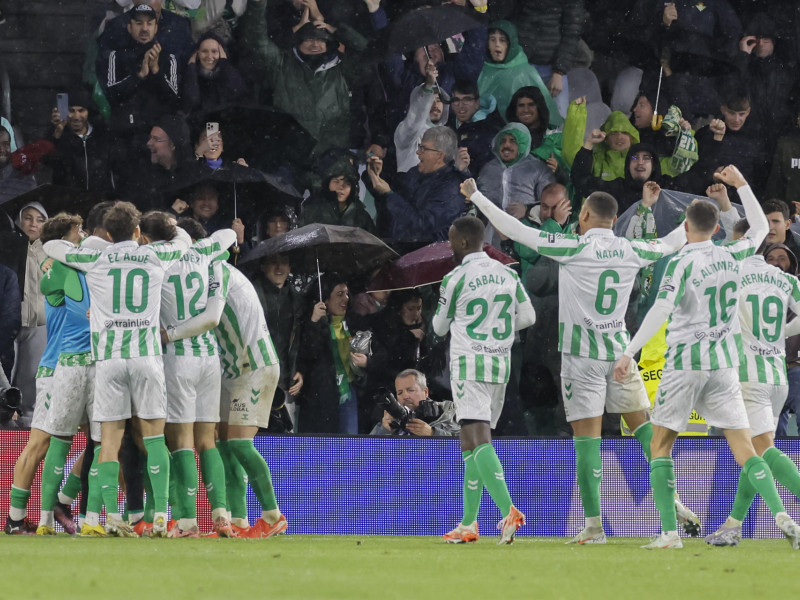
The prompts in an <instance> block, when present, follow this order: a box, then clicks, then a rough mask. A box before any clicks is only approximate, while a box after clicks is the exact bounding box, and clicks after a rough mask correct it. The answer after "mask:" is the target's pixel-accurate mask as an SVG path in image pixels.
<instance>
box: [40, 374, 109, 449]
mask: <svg viewBox="0 0 800 600" xmlns="http://www.w3.org/2000/svg"><path fill="white" fill-rule="evenodd" d="M94 379H95V368H94V365H93V364H92V365H83V366H67V365H63V364H60V365H58V368H57V369H56V373H55V375H54V376H53V390H57V393H54V394H53V395H52V399H51V401H50V410H48V411H47V418H46V419H45V422H44V426H43V427H42V430H43V431H45V432H46V433H49V434H50V435H54V436H57V437H72V436H73V435H75V434H76V433H78V427H80V426H81V425H84V424H86V423H89V424H90V430H91V431H90V435H91V437H92V439H93V440H94V441H95V442H99V441H100V423H98V422H97V421H94V420H92V414H93V408H94Z"/></svg>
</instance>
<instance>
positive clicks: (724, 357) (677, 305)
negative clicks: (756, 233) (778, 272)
mask: <svg viewBox="0 0 800 600" xmlns="http://www.w3.org/2000/svg"><path fill="white" fill-rule="evenodd" d="M754 253H755V241H754V240H753V239H751V238H749V237H747V236H745V237H743V238H741V239H739V240H737V241H735V242H731V243H729V244H726V245H722V246H717V245H715V244H714V243H713V242H711V241H705V242H696V243H694V244H687V245H686V246H684V248H683V250H681V252H680V253H678V255H677V256H675V257H674V258H673V259H672V260H671V261H670V262H669V264H668V265H667V268H666V270H665V272H664V277H663V278H662V280H661V287H660V288H659V291H658V300H657V301H659V300H664V301H666V302H667V303H668V304H669V305H671V306H672V307H673V308H672V314H671V315H670V317H669V320H668V323H667V353H666V354H665V358H666V365H665V367H666V368H669V369H675V370H678V371H709V370H711V371H713V370H717V369H725V368H730V367H738V366H739V355H740V354H741V352H742V335H741V328H740V326H739V316H738V304H739V303H738V297H739V286H740V281H741V277H742V261H743V260H745V259H746V258H747V257H749V256H752V255H753V254H754Z"/></svg>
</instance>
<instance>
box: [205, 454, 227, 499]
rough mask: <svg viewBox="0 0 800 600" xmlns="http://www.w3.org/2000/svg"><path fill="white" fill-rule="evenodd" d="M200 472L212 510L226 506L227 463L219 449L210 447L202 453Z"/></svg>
mask: <svg viewBox="0 0 800 600" xmlns="http://www.w3.org/2000/svg"><path fill="white" fill-rule="evenodd" d="M200 472H201V473H202V475H203V483H204V484H205V486H206V495H207V496H208V503H209V504H210V505H211V510H214V509H217V508H226V507H227V505H228V500H227V498H226V497H225V465H224V464H223V463H222V456H220V453H219V450H217V449H216V448H209V449H208V450H204V451H203V452H202V453H201V454H200Z"/></svg>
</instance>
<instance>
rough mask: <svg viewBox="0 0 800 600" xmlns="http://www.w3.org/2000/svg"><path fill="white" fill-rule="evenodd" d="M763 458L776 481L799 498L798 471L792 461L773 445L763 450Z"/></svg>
mask: <svg viewBox="0 0 800 600" xmlns="http://www.w3.org/2000/svg"><path fill="white" fill-rule="evenodd" d="M764 460H765V461H766V462H767V464H768V465H769V468H770V470H771V471H772V476H773V477H774V478H775V479H776V480H777V481H778V483H780V484H782V485H783V486H784V487H785V488H786V489H787V490H789V491H790V492H792V494H794V495H795V496H796V497H797V498H800V472H799V471H798V470H797V465H796V464H794V461H793V460H792V459H791V458H789V457H788V456H786V455H785V454H784V453H783V452H781V451H780V450H778V449H777V448H775V447H774V446H773V447H772V448H768V449H767V451H766V452H764Z"/></svg>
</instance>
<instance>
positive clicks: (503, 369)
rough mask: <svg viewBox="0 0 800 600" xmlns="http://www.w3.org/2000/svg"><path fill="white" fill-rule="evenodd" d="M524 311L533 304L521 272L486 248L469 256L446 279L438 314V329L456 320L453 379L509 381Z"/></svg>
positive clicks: (530, 312)
mask: <svg viewBox="0 0 800 600" xmlns="http://www.w3.org/2000/svg"><path fill="white" fill-rule="evenodd" d="M519 314H527V315H529V316H531V317H532V316H533V306H531V301H530V298H528V294H527V293H526V292H525V289H524V288H523V287H522V284H521V283H520V281H519V277H518V276H517V274H516V273H515V272H514V271H513V270H512V269H509V268H508V267H506V266H504V265H502V264H501V263H499V262H498V261H496V260H494V259H492V258H490V257H489V256H488V255H486V253H484V252H475V253H473V254H468V255H467V256H466V257H464V260H463V262H462V263H461V265H459V266H458V267H456V268H455V269H453V270H452V271H451V272H450V273H448V274H447V275H446V276H445V278H444V279H443V280H442V285H441V291H440V296H439V305H438V307H437V308H436V315H435V316H434V329H435V330H436V331H437V332H442V331H446V329H447V327H448V325H450V324H451V323H452V325H450V335H451V338H450V377H451V379H453V380H456V381H464V380H466V381H482V382H485V383H508V377H509V373H510V363H511V345H512V344H513V343H514V331H516V329H518V328H519V325H518V322H517V316H518V315H519ZM529 324H530V322H528V323H526V325H524V326H527V325H529Z"/></svg>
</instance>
